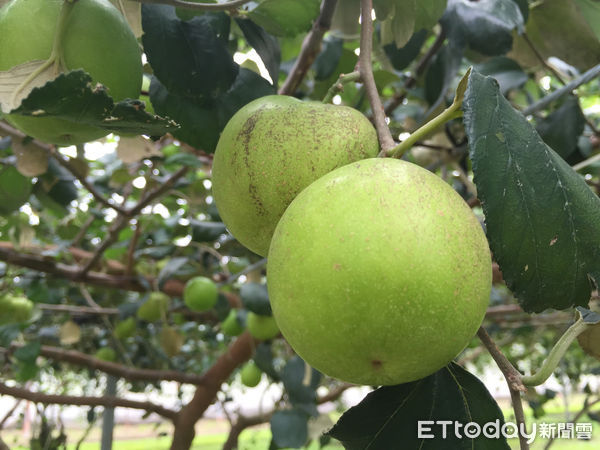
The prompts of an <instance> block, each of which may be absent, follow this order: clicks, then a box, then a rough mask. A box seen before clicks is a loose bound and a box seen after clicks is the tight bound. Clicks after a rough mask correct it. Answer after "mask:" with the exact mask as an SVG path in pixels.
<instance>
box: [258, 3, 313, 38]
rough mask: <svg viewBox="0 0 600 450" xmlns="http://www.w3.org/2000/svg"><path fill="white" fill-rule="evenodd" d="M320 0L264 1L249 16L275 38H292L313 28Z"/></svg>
mask: <svg viewBox="0 0 600 450" xmlns="http://www.w3.org/2000/svg"><path fill="white" fill-rule="evenodd" d="M320 6H321V1H320V0H264V1H262V2H261V3H260V4H259V5H258V6H257V7H256V8H254V9H253V10H252V11H250V12H249V14H248V16H249V17H250V18H251V19H252V20H253V21H254V22H256V23H257V24H258V25H260V26H261V27H263V28H264V29H265V30H266V31H267V32H268V33H270V34H273V35H275V36H288V37H292V36H295V35H297V34H299V33H305V32H307V31H308V30H310V28H311V27H312V23H313V21H314V20H315V19H316V18H317V16H318V15H319V12H320Z"/></svg>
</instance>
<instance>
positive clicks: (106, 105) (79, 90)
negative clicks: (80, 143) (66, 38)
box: [11, 70, 177, 136]
mask: <svg viewBox="0 0 600 450" xmlns="http://www.w3.org/2000/svg"><path fill="white" fill-rule="evenodd" d="M144 108H145V105H144V103H143V102H141V101H139V100H123V101H121V102H119V103H117V104H115V103H114V101H113V99H112V98H111V97H110V96H109V95H108V92H107V90H106V89H105V88H104V87H103V86H96V85H94V83H93V82H92V79H91V77H90V76H89V75H88V74H87V73H86V72H84V71H82V70H74V71H71V72H67V73H63V74H61V75H59V76H58V77H57V78H55V79H54V80H52V81H49V82H48V83H46V84H45V85H44V86H42V87H39V88H35V89H33V90H32V91H31V93H30V94H29V95H28V96H27V98H26V99H24V100H23V102H22V103H21V105H20V106H19V107H18V108H16V109H14V110H13V111H11V113H12V114H22V115H25V116H33V115H35V116H36V117H48V116H52V117H57V118H60V119H63V120H67V121H69V122H75V123H78V124H86V125H91V126H94V127H97V128H102V129H105V130H109V131H115V132H117V133H120V132H128V133H135V134H147V135H152V136H160V135H163V134H165V133H166V132H168V131H171V130H173V129H175V128H176V127H177V124H175V123H174V122H170V121H167V120H165V119H162V118H160V117H158V116H154V115H150V114H148V113H146V112H145V110H144Z"/></svg>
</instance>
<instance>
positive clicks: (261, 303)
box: [240, 283, 272, 316]
mask: <svg viewBox="0 0 600 450" xmlns="http://www.w3.org/2000/svg"><path fill="white" fill-rule="evenodd" d="M240 297H241V298H242V303H243V304H244V308H246V309H247V310H248V311H252V312H253V313H256V314H258V315H261V316H270V315H271V314H272V311H271V303H270V302H269V294H268V293H267V286H265V285H264V284H259V283H244V284H243V285H242V287H241V288H240Z"/></svg>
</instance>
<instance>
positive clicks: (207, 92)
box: [142, 4, 239, 104]
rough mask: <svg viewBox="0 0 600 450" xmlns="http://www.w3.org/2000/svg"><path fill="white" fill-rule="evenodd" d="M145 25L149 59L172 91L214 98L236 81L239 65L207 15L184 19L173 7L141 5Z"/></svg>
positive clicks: (183, 95)
mask: <svg viewBox="0 0 600 450" xmlns="http://www.w3.org/2000/svg"><path fill="white" fill-rule="evenodd" d="M142 27H143V29H144V35H143V36H142V42H143V43H144V49H145V51H146V55H147V56H148V61H149V62H150V64H151V65H152V68H153V70H154V74H155V76H156V77H157V78H158V79H159V80H160V81H161V83H162V84H163V85H164V86H165V87H166V88H167V89H168V91H169V92H170V93H172V94H174V95H179V96H182V97H187V98H200V97H214V96H217V95H219V94H220V93H222V92H225V91H227V89H229V87H230V86H231V84H232V83H233V81H234V80H235V78H236V76H237V74H238V71H239V66H238V65H237V64H236V63H235V62H233V59H232V57H231V55H230V54H229V52H228V51H227V48H226V46H225V44H224V43H223V41H222V40H221V39H220V38H219V37H218V36H217V33H216V32H215V30H214V29H213V27H212V26H211V21H210V19H209V18H207V17H206V16H204V15H203V16H198V17H194V18H193V19H191V20H189V21H182V20H180V19H179V18H178V17H177V15H176V13H175V8H173V7H172V6H166V5H147V4H146V5H142ZM152 104H154V101H152Z"/></svg>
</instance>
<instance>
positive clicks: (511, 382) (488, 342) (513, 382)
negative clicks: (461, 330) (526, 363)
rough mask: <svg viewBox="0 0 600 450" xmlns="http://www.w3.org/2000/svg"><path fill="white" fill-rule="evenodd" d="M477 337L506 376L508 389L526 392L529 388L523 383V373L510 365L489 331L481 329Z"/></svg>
mask: <svg viewBox="0 0 600 450" xmlns="http://www.w3.org/2000/svg"><path fill="white" fill-rule="evenodd" d="M477 336H478V337H479V339H480V340H481V342H482V343H483V345H485V347H486V348H487V349H488V351H489V352H490V355H492V358H494V361H496V364H497V365H498V368H499V369H500V371H502V373H503V374H504V378H506V381H507V383H508V387H509V388H510V389H511V390H515V391H522V392H525V391H526V390H527V388H526V387H525V386H524V385H523V382H522V381H521V377H522V375H521V373H520V372H519V371H518V370H517V369H516V368H515V367H514V366H513V365H512V364H511V363H510V361H509V360H508V359H506V356H504V353H502V351H501V350H500V349H499V348H498V346H497V345H496V343H495V342H494V341H493V340H492V338H491V337H490V335H489V334H488V333H487V331H485V328H483V327H480V328H479V330H478V331H477Z"/></svg>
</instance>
